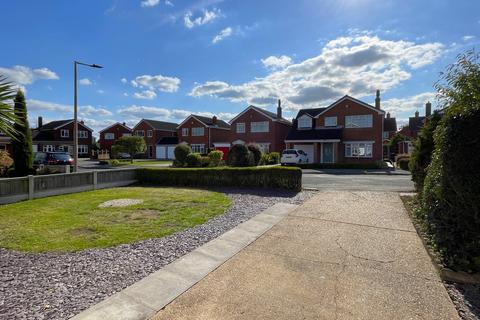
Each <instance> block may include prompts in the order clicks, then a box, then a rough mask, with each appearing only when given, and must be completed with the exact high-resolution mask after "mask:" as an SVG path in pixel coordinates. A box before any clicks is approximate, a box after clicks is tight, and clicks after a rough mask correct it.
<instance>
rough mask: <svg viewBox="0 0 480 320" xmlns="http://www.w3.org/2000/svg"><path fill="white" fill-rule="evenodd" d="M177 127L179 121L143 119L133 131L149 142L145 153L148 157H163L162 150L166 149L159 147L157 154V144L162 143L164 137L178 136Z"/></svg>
mask: <svg viewBox="0 0 480 320" xmlns="http://www.w3.org/2000/svg"><path fill="white" fill-rule="evenodd" d="M177 127H178V124H177V123H172V122H165V121H158V120H150V119H142V120H140V122H139V123H137V125H135V127H133V129H132V133H133V134H134V135H136V136H139V137H143V138H144V139H145V142H146V144H147V150H146V152H145V155H146V157H147V158H150V159H155V158H159V159H162V158H164V157H163V156H162V151H164V150H163V149H160V147H159V148H158V151H159V154H158V156H157V145H159V144H160V143H161V140H162V138H167V137H169V138H173V137H177ZM170 140H172V139H170ZM173 140H174V139H173ZM169 143H171V141H169ZM175 144H176V143H175Z"/></svg>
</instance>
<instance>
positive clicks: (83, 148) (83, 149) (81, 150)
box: [78, 144, 88, 154]
mask: <svg viewBox="0 0 480 320" xmlns="http://www.w3.org/2000/svg"><path fill="white" fill-rule="evenodd" d="M78 153H79V154H85V153H88V146H87V145H83V144H82V145H79V146H78Z"/></svg>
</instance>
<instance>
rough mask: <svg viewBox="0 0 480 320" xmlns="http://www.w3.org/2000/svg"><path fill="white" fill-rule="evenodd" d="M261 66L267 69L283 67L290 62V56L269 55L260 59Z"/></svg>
mask: <svg viewBox="0 0 480 320" xmlns="http://www.w3.org/2000/svg"><path fill="white" fill-rule="evenodd" d="M262 63H263V66H264V67H265V68H268V69H272V70H277V69H284V68H285V67H287V66H288V65H290V64H292V58H290V57H288V56H285V55H283V56H278V57H276V56H270V57H268V58H265V59H262Z"/></svg>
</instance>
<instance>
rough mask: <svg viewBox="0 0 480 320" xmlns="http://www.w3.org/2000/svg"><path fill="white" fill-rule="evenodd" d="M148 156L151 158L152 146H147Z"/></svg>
mask: <svg viewBox="0 0 480 320" xmlns="http://www.w3.org/2000/svg"><path fill="white" fill-rule="evenodd" d="M148 157H149V158H153V146H148Z"/></svg>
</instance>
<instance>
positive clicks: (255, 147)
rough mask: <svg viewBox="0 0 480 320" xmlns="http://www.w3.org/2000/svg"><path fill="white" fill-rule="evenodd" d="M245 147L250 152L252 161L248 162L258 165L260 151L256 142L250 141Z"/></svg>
mask: <svg viewBox="0 0 480 320" xmlns="http://www.w3.org/2000/svg"><path fill="white" fill-rule="evenodd" d="M247 149H248V151H250V152H251V153H252V154H251V157H253V161H250V162H253V165H254V166H258V164H259V162H260V158H261V157H262V151H260V147H259V146H258V144H255V143H250V144H249V145H248V146H247Z"/></svg>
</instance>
